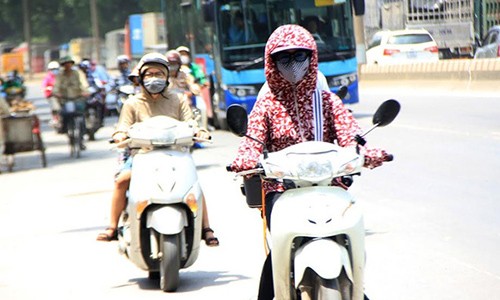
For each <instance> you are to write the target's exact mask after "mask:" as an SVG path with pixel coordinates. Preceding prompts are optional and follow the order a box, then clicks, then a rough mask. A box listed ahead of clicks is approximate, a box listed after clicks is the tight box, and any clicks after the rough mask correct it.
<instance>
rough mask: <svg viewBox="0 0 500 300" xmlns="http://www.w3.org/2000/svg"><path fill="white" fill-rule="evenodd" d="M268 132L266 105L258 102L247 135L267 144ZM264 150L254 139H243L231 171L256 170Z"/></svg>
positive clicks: (249, 119)
mask: <svg viewBox="0 0 500 300" xmlns="http://www.w3.org/2000/svg"><path fill="white" fill-rule="evenodd" d="M267 130H268V127H267V116H266V108H265V104H264V101H259V100H258V101H257V102H256V103H255V105H254V107H253V109H252V112H251V113H250V116H249V118H248V130H247V135H249V136H251V137H253V138H255V139H256V140H259V141H262V142H263V143H264V144H266V143H267V138H266V137H267V134H266V133H267ZM263 150H264V147H263V145H262V144H260V143H258V142H256V141H254V140H252V139H249V138H246V137H243V138H242V139H241V141H240V145H239V147H238V153H237V156H236V158H235V159H234V161H233V162H232V164H231V169H232V170H233V171H234V172H240V171H243V170H248V169H252V168H255V166H256V165H257V162H258V161H259V157H260V155H261V154H262V151H263Z"/></svg>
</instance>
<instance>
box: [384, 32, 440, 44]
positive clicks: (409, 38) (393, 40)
mask: <svg viewBox="0 0 500 300" xmlns="http://www.w3.org/2000/svg"><path fill="white" fill-rule="evenodd" d="M427 42H432V38H431V37H430V35H428V34H404V35H395V36H392V37H390V38H389V40H388V41H387V44H391V45H406V44H421V43H427Z"/></svg>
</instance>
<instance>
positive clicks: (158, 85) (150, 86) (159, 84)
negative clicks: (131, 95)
mask: <svg viewBox="0 0 500 300" xmlns="http://www.w3.org/2000/svg"><path fill="white" fill-rule="evenodd" d="M166 86H167V80H166V79H161V78H150V79H144V88H145V89H146V90H147V91H148V92H150V93H151V94H158V93H161V92H162V91H163V90H164V89H165V87H166Z"/></svg>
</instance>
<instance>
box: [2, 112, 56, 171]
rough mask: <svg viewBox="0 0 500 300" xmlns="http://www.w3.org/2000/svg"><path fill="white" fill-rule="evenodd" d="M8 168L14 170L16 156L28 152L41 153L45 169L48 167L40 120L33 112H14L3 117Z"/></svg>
mask: <svg viewBox="0 0 500 300" xmlns="http://www.w3.org/2000/svg"><path fill="white" fill-rule="evenodd" d="M2 122H3V129H4V137H5V150H4V153H3V154H4V155H5V156H6V159H5V160H6V162H7V168H8V170H9V171H10V172H12V170H13V168H14V154H16V153H19V152H27V151H40V159H41V163H42V166H43V167H46V166H47V159H46V157H45V146H44V144H43V141H42V135H41V130H40V120H39V119H38V117H37V116H36V114H34V113H33V112H32V111H31V110H26V111H14V112H11V114H10V115H9V116H6V117H2Z"/></svg>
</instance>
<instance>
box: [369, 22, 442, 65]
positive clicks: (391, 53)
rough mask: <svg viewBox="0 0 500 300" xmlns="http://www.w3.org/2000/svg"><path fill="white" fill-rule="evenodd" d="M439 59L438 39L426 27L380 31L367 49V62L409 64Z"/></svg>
mask: <svg viewBox="0 0 500 300" xmlns="http://www.w3.org/2000/svg"><path fill="white" fill-rule="evenodd" d="M438 60H439V51H438V46H437V44H436V41H435V40H434V38H433V37H432V36H431V35H430V33H429V32H428V31H427V30H424V29H411V30H410V29H406V30H394V31H389V30H387V31H379V32H377V33H375V35H374V36H373V38H372V41H371V42H370V44H369V45H368V50H367V51H366V63H367V64H379V65H386V64H408V63H415V62H436V61H438Z"/></svg>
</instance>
